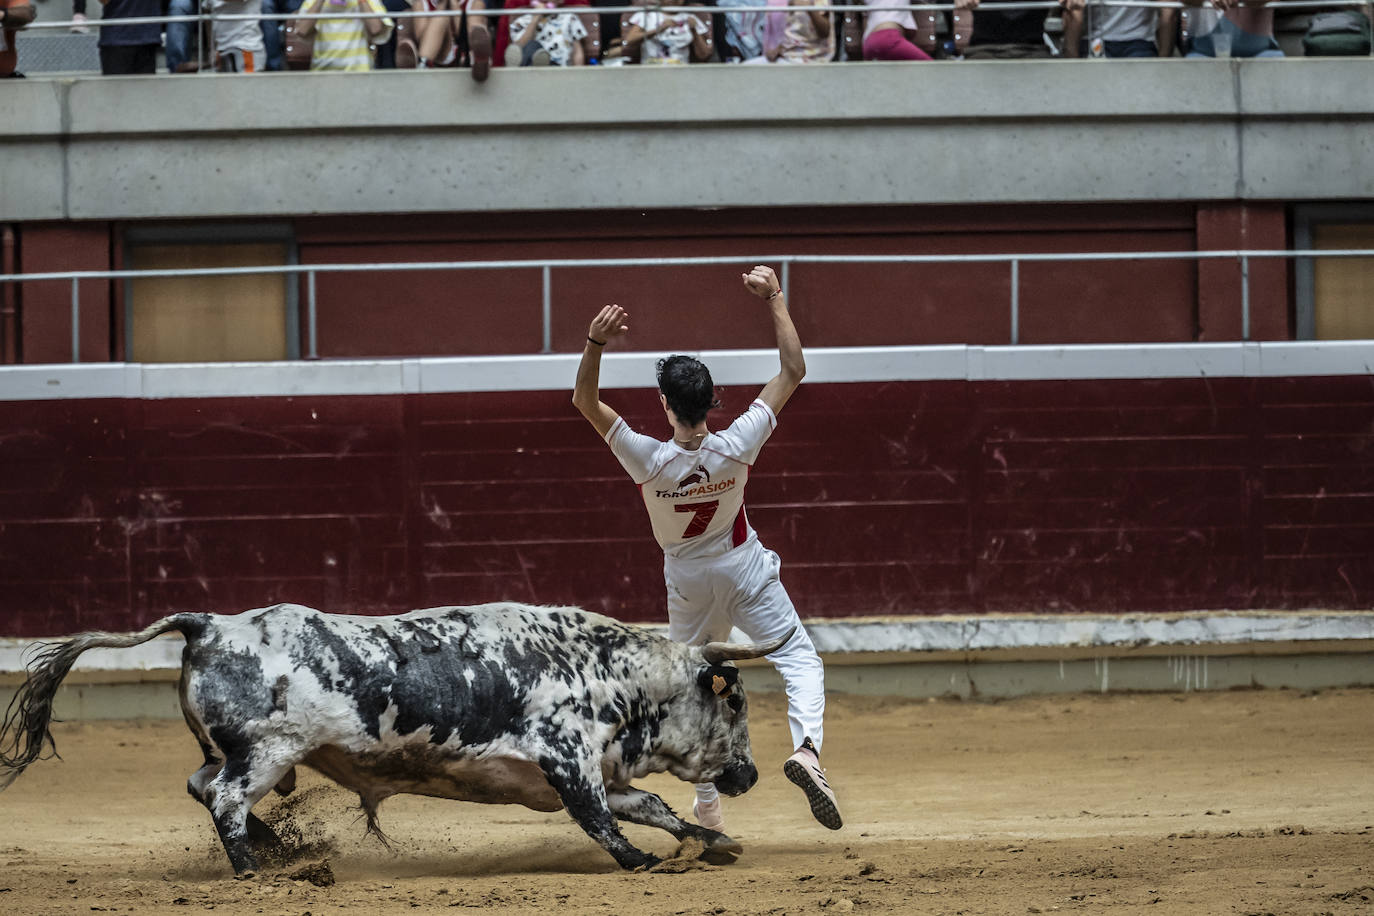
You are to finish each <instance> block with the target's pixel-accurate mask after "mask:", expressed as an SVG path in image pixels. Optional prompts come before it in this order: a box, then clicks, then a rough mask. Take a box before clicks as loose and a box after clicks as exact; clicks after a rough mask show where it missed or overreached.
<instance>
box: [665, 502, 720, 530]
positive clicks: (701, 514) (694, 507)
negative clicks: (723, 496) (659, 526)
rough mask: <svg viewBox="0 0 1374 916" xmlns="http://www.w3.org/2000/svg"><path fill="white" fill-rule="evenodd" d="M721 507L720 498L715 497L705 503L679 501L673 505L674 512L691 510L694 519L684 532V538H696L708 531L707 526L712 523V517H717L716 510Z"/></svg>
mask: <svg viewBox="0 0 1374 916" xmlns="http://www.w3.org/2000/svg"><path fill="white" fill-rule="evenodd" d="M718 508H720V500H717V499H713V500H711V501H710V502H705V503H678V504H677V505H675V506H673V511H674V512H690V513H692V520H691V521H690V522H688V523H687V530H685V531H683V532H682V536H683V537H684V538H694V537H697V536H698V535H701V534H705V533H706V526H707V525H709V524H711V519H713V518H715V517H716V510H717V509H718Z"/></svg>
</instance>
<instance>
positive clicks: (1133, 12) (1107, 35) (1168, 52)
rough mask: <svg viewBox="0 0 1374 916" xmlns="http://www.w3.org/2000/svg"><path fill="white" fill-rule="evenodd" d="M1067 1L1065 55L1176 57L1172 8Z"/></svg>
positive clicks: (1175, 21) (1065, 5)
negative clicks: (1089, 6) (1088, 4)
mask: <svg viewBox="0 0 1374 916" xmlns="http://www.w3.org/2000/svg"><path fill="white" fill-rule="evenodd" d="M1085 5H1086V4H1085V0H1067V2H1066V3H1065V4H1064V56H1065V57H1173V56H1174V29H1175V27H1176V24H1177V17H1176V16H1175V15H1174V10H1172V9H1161V10H1154V9H1150V8H1149V7H1143V6H1135V7H1129V6H1105V7H1104V6H1099V5H1096V4H1094V5H1093V6H1092V7H1091V8H1090V9H1086V10H1085V9H1084V7H1085Z"/></svg>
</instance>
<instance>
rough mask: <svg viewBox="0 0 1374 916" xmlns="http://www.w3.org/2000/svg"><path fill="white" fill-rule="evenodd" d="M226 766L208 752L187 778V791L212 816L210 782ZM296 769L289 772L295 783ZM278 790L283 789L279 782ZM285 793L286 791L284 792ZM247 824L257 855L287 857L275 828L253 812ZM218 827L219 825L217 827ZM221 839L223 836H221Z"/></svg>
mask: <svg viewBox="0 0 1374 916" xmlns="http://www.w3.org/2000/svg"><path fill="white" fill-rule="evenodd" d="M223 768H224V764H223V763H222V762H221V761H219V760H216V759H214V758H213V757H212V756H211V755H210V754H209V753H208V752H207V753H206V755H205V765H204V766H203V767H201V768H200V769H199V770H196V771H195V772H194V773H192V774H191V778H190V779H188V780H186V791H187V793H188V794H190V796H191V797H192V798H194V799H195V800H196V801H198V802H200V803H201V804H202V805H204V806H205V807H206V808H207V809H208V810H209V811H210V814H211V816H212V817H213V816H214V810H215V809H214V807H213V806H212V805H211V802H210V799H211V793H210V791H209V789H210V783H211V782H212V781H213V780H214V778H215V776H217V775H218V774H219V771H220V770H221V769H223ZM294 776H295V770H292V771H291V772H290V773H289V774H288V778H290V779H291V780H292V782H293V783H294V781H295V780H294ZM277 791H279V792H280V791H281V785H280V784H278V786H277ZM282 794H283V795H285V794H286V793H285V792H282ZM245 826H246V828H247V831H248V842H249V843H250V844H251V845H252V847H253V851H254V853H255V854H256V855H258V856H261V857H263V858H265V859H269V860H273V861H280V860H282V859H284V858H285V857H286V846H285V844H283V843H282V841H281V837H279V836H277V833H276V831H275V830H273V829H272V828H271V827H269V826H267V824H265V823H263V821H262V820H261V819H260V818H259V817H258V816H257V815H256V814H254V813H253V812H251V811H249V812H248V817H247V819H246V823H245ZM216 829H218V826H217V828H216ZM221 840H223V837H222V836H221Z"/></svg>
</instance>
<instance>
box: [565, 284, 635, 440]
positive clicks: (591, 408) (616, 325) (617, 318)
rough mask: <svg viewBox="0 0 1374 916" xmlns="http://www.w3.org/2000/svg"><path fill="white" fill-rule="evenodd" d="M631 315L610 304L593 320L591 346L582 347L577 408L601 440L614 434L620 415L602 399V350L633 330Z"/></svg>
mask: <svg viewBox="0 0 1374 916" xmlns="http://www.w3.org/2000/svg"><path fill="white" fill-rule="evenodd" d="M629 317H630V316H629V315H628V314H627V313H626V312H625V310H624V309H623V308H621V307H620V306H618V305H608V306H606V307H605V308H603V309H602V310H601V312H600V314H598V315H597V316H596V317H595V318H593V319H592V324H591V327H589V328H588V329H587V343H586V346H584V347H583V348H582V362H581V363H579V364H578V366H577V382H576V384H574V385H573V399H572V400H573V406H574V407H576V408H577V409H578V411H579V412H580V413H581V414H582V416H584V417H586V418H587V422H588V423H590V424H592V426H593V427H595V429H596V431H597V433H598V434H599V435H600V436H601V438H603V439H604V438H606V434H607V433H608V432H610V431H611V426H612V425H614V424H615V421H616V420H617V419H619V418H620V414H618V413H616V412H615V411H614V410H611V408H609V407H607V406H606V405H605V404H604V403H603V402H602V400H601V351H602V350H603V349H605V347H606V344H607V343H609V342H610V341H611V340H613V339H614V338H616V337H620V336H622V335H624V334H625V333H626V332H627V331H629V330H630V328H629V325H627V324H625V320H626V319H627V318H629Z"/></svg>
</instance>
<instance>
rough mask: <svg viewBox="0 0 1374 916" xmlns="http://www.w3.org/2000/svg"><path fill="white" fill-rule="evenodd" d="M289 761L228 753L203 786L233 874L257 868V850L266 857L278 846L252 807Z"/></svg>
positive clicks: (279, 776) (279, 846)
mask: <svg viewBox="0 0 1374 916" xmlns="http://www.w3.org/2000/svg"><path fill="white" fill-rule="evenodd" d="M293 765H294V762H293V761H289V760H288V761H282V762H280V763H278V762H273V761H260V760H255V759H254V758H253V757H251V756H248V757H235V756H230V757H228V758H227V759H226V760H225V762H224V766H223V767H222V768H221V769H220V771H219V772H218V773H216V774H215V776H214V778H213V779H211V780H210V782H209V784H208V785H207V786H206V788H205V797H204V799H203V801H204V802H205V806H206V807H207V808H209V809H210V817H211V818H212V819H213V820H214V822H215V830H216V831H217V832H218V833H219V838H220V842H221V843H223V844H224V852H225V854H226V855H228V856H229V864H230V865H231V866H233V869H234V873H235V874H236V875H245V874H249V873H254V872H257V871H258V870H259V868H261V860H260V859H259V855H260V854H261V855H263V856H264V857H265V858H270V857H271V856H272V855H273V853H274V852H278V851H279V850H280V849H281V848H282V847H281V840H280V838H279V837H277V835H276V833H275V832H273V830H272V828H271V827H268V826H267V825H266V824H264V823H263V822H262V821H261V820H260V819H259V818H258V817H257V816H256V815H254V814H253V812H252V808H253V806H254V805H256V804H257V803H258V802H259V801H260V800H261V799H262V797H263V796H264V795H266V794H267V793H268V792H269V791H271V789H272V787H273V786H275V785H276V784H277V783H278V782H280V781H281V780H282V779H283V778H284V777H285V776H286V774H287V773H288V772H289V771H290V769H291V767H292V766H293Z"/></svg>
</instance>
